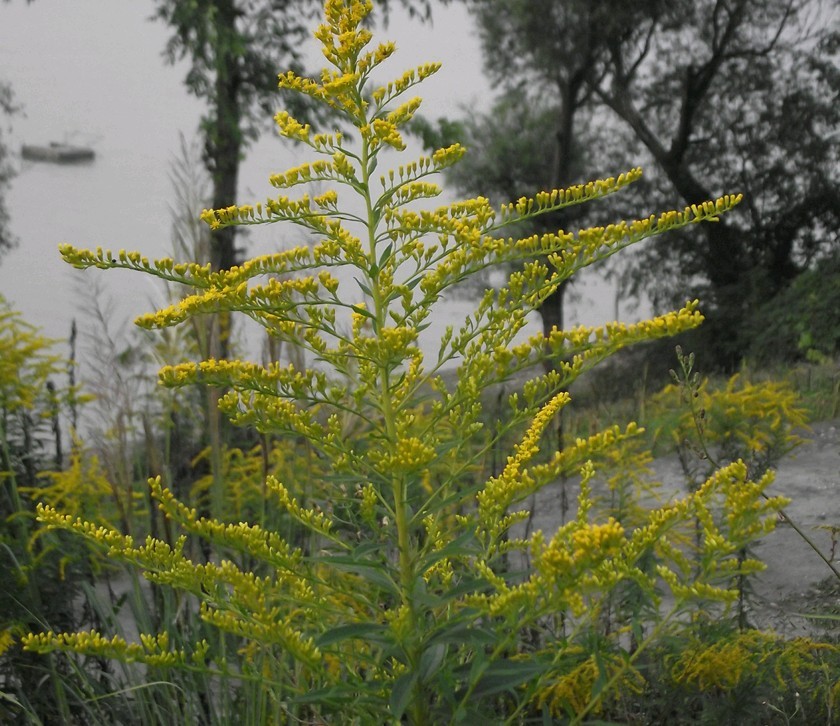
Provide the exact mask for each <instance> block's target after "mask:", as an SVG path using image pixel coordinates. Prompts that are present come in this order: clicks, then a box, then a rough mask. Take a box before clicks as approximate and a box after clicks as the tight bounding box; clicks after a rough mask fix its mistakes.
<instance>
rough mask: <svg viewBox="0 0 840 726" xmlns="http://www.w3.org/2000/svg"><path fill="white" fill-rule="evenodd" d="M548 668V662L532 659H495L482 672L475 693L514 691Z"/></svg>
mask: <svg viewBox="0 0 840 726" xmlns="http://www.w3.org/2000/svg"><path fill="white" fill-rule="evenodd" d="M548 668H549V664H548V663H540V662H536V661H532V660H499V661H495V662H494V663H491V664H490V665H489V666H487V668H486V669H485V670H484V673H482V674H481V678H480V680H479V682H478V685H477V686H476V687H475V689H473V695H474V696H475V697H476V698H480V697H483V696H490V695H493V694H495V693H501V692H502V691H513V690H514V689H515V688H517V687H518V686H521V685H522V684H523V683H527V682H528V681H530V680H532V679H534V678H536V677H537V676H540V675H542V674H543V673H545V671H546V670H548Z"/></svg>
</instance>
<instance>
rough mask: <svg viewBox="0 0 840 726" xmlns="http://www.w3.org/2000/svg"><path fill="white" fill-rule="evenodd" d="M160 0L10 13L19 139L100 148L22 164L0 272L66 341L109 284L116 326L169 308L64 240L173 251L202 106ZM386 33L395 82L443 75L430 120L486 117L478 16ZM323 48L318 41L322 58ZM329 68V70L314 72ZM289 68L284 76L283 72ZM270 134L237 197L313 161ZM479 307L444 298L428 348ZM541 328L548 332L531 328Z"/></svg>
mask: <svg viewBox="0 0 840 726" xmlns="http://www.w3.org/2000/svg"><path fill="white" fill-rule="evenodd" d="M152 12H153V3H152V2H151V1H150V0H122V1H117V0H73V2H72V3H71V2H67V1H66V0H38V2H36V3H33V4H31V5H27V4H26V3H24V2H13V3H9V4H2V5H0V77H2V78H4V79H5V80H7V81H9V82H10V83H11V84H12V86H13V88H14V90H15V93H16V97H17V101H18V102H19V103H20V104H21V105H22V106H23V108H24V115H20V116H17V117H16V118H14V119H13V122H12V123H13V130H12V134H11V138H10V140H9V143H10V146H11V148H12V149H14V150H16V152H19V149H20V144H21V143H34V144H39V143H44V144H45V143H48V142H49V141H63V142H68V143H73V144H81V145H87V146H91V147H93V148H94V149H95V151H96V160H95V161H94V162H93V163H92V164H87V165H68V166H60V165H56V164H46V163H36V162H29V161H20V160H19V159H18V165H19V175H18V176H17V178H16V179H15V180H14V181H13V186H12V189H11V191H10V193H9V195H8V207H9V211H10V213H11V215H12V230H13V232H14V233H15V234H16V236H17V237H18V238H19V241H20V244H19V246H18V248H17V249H15V250H13V251H12V252H10V253H9V254H7V255H6V256H5V257H4V258H3V260H2V263H0V292H2V294H3V295H4V296H5V297H6V298H7V299H8V300H9V301H10V302H11V303H12V305H13V306H14V307H15V308H17V309H18V310H20V311H21V312H22V313H23V315H24V316H25V318H26V319H27V320H28V321H30V322H32V323H34V324H36V325H38V326H41V327H42V328H43V329H44V332H45V333H46V334H47V335H49V336H51V337H57V338H65V337H66V336H67V334H68V331H69V327H70V321H71V319H72V318H73V317H77V318H78V320H79V324H80V327H82V329H84V327H85V325H87V324H89V321H86V320H85V318H84V317H83V316H81V315H80V312H79V308H80V306H81V305H83V303H84V298H85V294H84V293H83V292H82V291H81V290H80V287H83V288H87V289H90V288H91V287H92V286H94V285H95V284H98V285H101V287H102V288H103V291H104V295H105V297H106V298H107V299H108V300H109V301H110V302H109V310H110V311H111V312H112V314H113V316H115V319H116V320H119V321H126V322H128V321H129V320H130V319H131V318H132V316H134V315H136V314H138V313H140V312H144V311H147V310H148V309H150V307H151V306H152V305H154V304H157V303H160V302H162V299H163V298H162V293H161V288H160V285H159V284H157V283H156V281H155V280H154V279H153V278H150V277H145V276H143V275H139V274H131V273H124V272H122V271H110V272H107V273H106V272H102V271H98V270H89V271H86V272H84V273H82V272H79V271H76V270H74V269H72V268H70V267H69V266H67V265H65V264H64V263H63V262H61V260H60V258H59V255H58V252H57V250H56V247H57V245H58V244H59V243H60V242H64V241H67V242H71V243H72V244H75V245H77V246H82V247H96V246H98V245H101V246H103V247H110V248H112V249H115V250H116V249H120V248H125V249H137V250H140V251H142V252H143V253H144V254H145V255H147V256H148V257H159V256H166V255H169V254H170V253H171V242H170V239H171V235H170V227H171V219H170V210H169V206H168V205H169V203H170V198H171V183H170V180H169V173H170V169H171V164H172V162H173V160H174V159H175V158H176V157H177V155H178V151H179V148H180V137H179V134H184V136H185V137H186V138H187V139H188V140H192V139H194V138H195V136H196V133H197V126H198V122H199V118H200V115H201V112H202V106H201V104H200V103H199V101H197V100H196V99H194V98H192V97H190V96H189V95H188V94H187V90H186V88H185V86H184V84H183V77H184V74H185V71H186V66H185V65H183V66H175V67H172V66H168V65H166V64H165V63H164V59H163V57H162V55H161V52H162V50H163V48H164V45H165V43H166V40H167V38H168V33H169V30H168V28H167V27H166V26H164V25H163V24H162V23H153V22H150V21H149V20H148V18H149V17H150V16H151V14H152ZM377 37H378V38H379V39H380V40H382V39H393V40H395V41H396V42H397V45H398V49H399V52H398V53H397V54H396V56H395V57H394V58H393V59H392V60H391V61H390V63H389V65H387V66H386V70H387V71H389V72H390V73H392V74H393V75H394V76H396V75H399V74H400V73H401V72H402V71H403V70H404V69H405V68H407V67H411V66H413V65H416V64H418V63H421V62H427V61H430V60H439V61H441V62H443V64H444V67H443V69H442V70H441V72H440V73H438V74H437V76H435V77H433V78H432V79H430V80H429V81H427V82H426V83H424V84H423V85H422V87H421V88H420V89H419V91H418V93H419V94H420V95H422V96H423V98H424V99H425V101H424V108H423V112H424V113H426V114H427V115H429V116H431V117H433V118H437V117H438V116H444V115H449V116H457V115H460V113H459V111H460V109H462V108H464V107H467V108H487V107H488V106H489V99H490V97H491V95H492V89H490V88H489V87H488V85H487V82H486V81H485V79H484V78H483V76H482V74H481V58H480V53H479V47H478V42H477V39H476V37H475V31H474V28H473V24H472V20H471V19H470V17H469V16H468V14H467V12H466V10H465V9H464V8H463V7H462V6H458V7H449V8H443V7H437V8H436V9H435V19H434V23H433V24H432V25H423V24H421V23H419V22H418V21H410V20H409V19H408V18H407V16H406V15H405V14H404V13H403V12H402V11H400V10H399V9H395V11H394V13H393V15H392V17H391V22H390V24H389V26H388V27H387V28H381V27H380V29H379V33H378V35H377ZM314 52H315V44H314V41H313V57H315V56H314ZM318 67H320V64H319V65H318ZM280 70H282V69H278V71H280ZM302 153H303V152H302V151H300V150H297V149H291V148H289V147H288V146H286V145H284V143H283V142H282V141H281V140H279V139H278V138H277V136H276V135H274V134H272V133H271V132H267V133H265V134H264V135H263V137H262V138H261V139H260V141H259V142H258V143H257V144H256V145H254V146H253V147H252V148H251V149H250V151H249V152H248V157H247V160H246V162H245V163H244V164H243V166H242V169H241V175H240V193H239V198H240V201H241V202H243V203H244V202H248V201H253V200H261V199H263V198H264V197H265V196H266V195H267V194H268V193H269V191H270V188H269V186H268V183H267V177H268V175H269V174H270V173H272V172H277V171H282V170H284V169H285V168H286V167H288V166H290V165H292V164H296V163H299V162H300V161H302V160H303V156H302V155H301V154H302ZM289 233H292V234H293V231H292V230H284V229H282V228H281V227H279V226H276V225H275V226H272V227H271V228H268V229H265V230H262V231H261V232H260V233H259V234H257V235H254V236H251V237H248V238H240V240H239V243H240V244H243V243H244V244H245V245H246V247H247V252H248V253H249V254H256V253H259V252H262V251H268V250H271V249H276V248H278V247H280V246H282V245H284V244H290V243H295V242H297V241H299V240H295V239H294V238H290V237H289ZM578 290H580V291H581V293H582V296H581V298H580V299H578V300H575V301H572V302H571V303H570V305H569V308H568V319H569V322H570V323H576V322H583V323H587V324H594V323H598V322H602V321H603V320H605V319H608V318H611V317H612V313H613V305H614V303H613V294H612V292H611V291H610V289H609V288H608V287H606V286H604V285H603V284H602V283H599V282H598V281H597V280H594V279H592V278H590V282H589V283H588V285H584V286H583V287H580V286H578ZM469 307H470V305H469V304H468V303H464V302H461V301H454V302H451V303H447V305H446V307H445V309H444V310H442V311H441V313H440V314H439V315H438V317H437V319H436V320H435V321H434V322H435V326H434V327H433V328H432V330H431V331H427V334H426V341H429V340H431V339H432V338H433V337H436V336H437V335H438V333H439V332H441V331H442V328H443V327H444V326H445V325H447V324H452V323H454V324H457V323H458V321H459V320H461V319H463V315H464V313H465V312H466V311H467V309H469ZM533 330H534V331H536V330H538V324H537V321H534V324H533Z"/></svg>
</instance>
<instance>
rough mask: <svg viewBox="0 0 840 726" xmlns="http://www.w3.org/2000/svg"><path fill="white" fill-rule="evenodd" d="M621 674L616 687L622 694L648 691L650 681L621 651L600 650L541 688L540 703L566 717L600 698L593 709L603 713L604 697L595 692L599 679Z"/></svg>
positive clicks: (572, 649) (560, 716) (594, 711)
mask: <svg viewBox="0 0 840 726" xmlns="http://www.w3.org/2000/svg"><path fill="white" fill-rule="evenodd" d="M569 651H571V652H570V653H569V655H576V654H578V655H583V654H584V651H583V650H582V649H581V648H577V647H575V648H570V649H569ZM616 674H620V675H619V682H618V684H617V685H616V686H615V690H616V691H617V692H618V693H622V694H630V693H633V694H640V693H643V692H644V689H645V686H646V682H645V678H644V676H643V675H642V674H641V673H640V672H639V671H638V670H637V669H636V668H634V667H632V666H629V667H628V665H627V663H626V662H625V661H624V659H623V658H621V657H620V656H617V655H610V654H607V653H599V654H598V656H595V655H590V656H589V657H588V658H586V659H585V660H584V661H583V662H582V663H579V664H578V665H577V666H575V667H573V668H572V669H571V670H569V671H568V672H566V673H564V674H563V675H561V676H559V677H557V678H556V679H555V680H553V681H552V682H551V683H550V684H549V685H548V686H547V687H545V688H543V689H541V690H540V693H539V696H538V698H537V703H538V705H539V706H540V707H543V706H547V707H548V709H549V713H551V715H552V716H554V717H556V718H559V719H564V718H566V717H567V716H568V715H569V712H571V713H572V714H580V713H581V712H583V710H584V709H585V708H586V707H587V706H588V705H589V703H590V701H591V700H592V698H593V697H594V698H596V704H595V706H594V707H593V709H592V712H593V713H600V712H601V710H602V708H603V700H602V698H601V697H599V696H598V695H597V694H596V692H595V686H596V684H598V683H599V682H602V681H604V680H609V679H610V678H611V677H613V675H616Z"/></svg>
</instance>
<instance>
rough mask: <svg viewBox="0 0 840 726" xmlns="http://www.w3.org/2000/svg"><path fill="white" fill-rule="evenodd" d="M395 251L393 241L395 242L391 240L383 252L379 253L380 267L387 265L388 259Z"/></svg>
mask: <svg viewBox="0 0 840 726" xmlns="http://www.w3.org/2000/svg"><path fill="white" fill-rule="evenodd" d="M393 252H394V243H393V242H389V243H388V244H387V245H386V247H385V249H384V250H383V251H382V254H381V255H379V263H378V265H379V267H380V268H382V267H385V263H386V262H387V261H388V259H389V258H390V257H391V255H392V254H393Z"/></svg>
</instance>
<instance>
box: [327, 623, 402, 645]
mask: <svg viewBox="0 0 840 726" xmlns="http://www.w3.org/2000/svg"><path fill="white" fill-rule="evenodd" d="M386 631H387V628H386V627H385V626H384V625H379V624H378V623H352V624H350V625H339V626H338V627H337V628H332V629H331V630H328V631H327V632H326V633H322V634H321V635H319V636H318V638H316V639H315V644H316V645H317V646H318V647H319V648H324V647H325V646H328V645H332V644H333V643H340V642H341V641H343V640H360V639H363V640H378V639H379V637H378V636H379V635H381V634H382V633H384V632H386Z"/></svg>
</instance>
